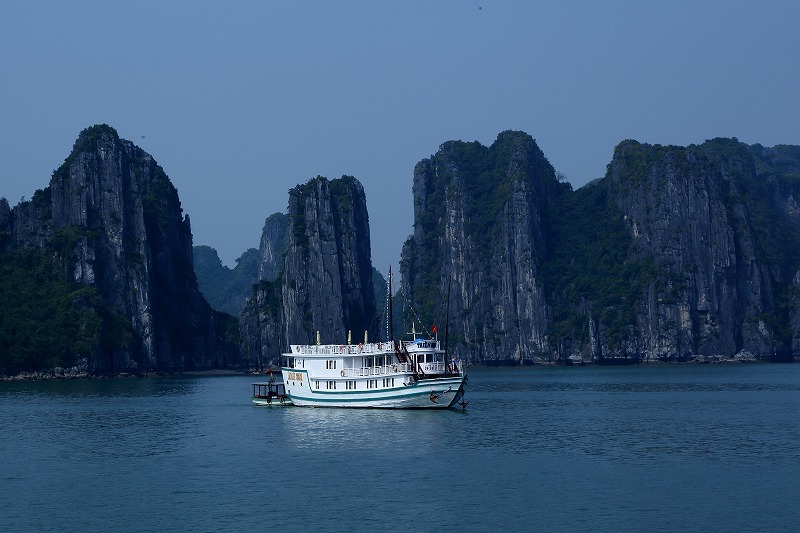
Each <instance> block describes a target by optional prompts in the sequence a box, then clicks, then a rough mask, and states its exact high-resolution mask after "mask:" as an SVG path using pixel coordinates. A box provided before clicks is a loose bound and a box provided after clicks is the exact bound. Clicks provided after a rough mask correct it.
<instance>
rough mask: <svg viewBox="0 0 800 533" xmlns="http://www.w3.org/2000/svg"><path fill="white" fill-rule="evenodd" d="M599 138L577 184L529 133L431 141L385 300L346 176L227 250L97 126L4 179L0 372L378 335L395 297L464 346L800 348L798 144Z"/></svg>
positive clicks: (636, 356) (204, 361) (575, 356)
mask: <svg viewBox="0 0 800 533" xmlns="http://www.w3.org/2000/svg"><path fill="white" fill-rule="evenodd" d="M65 152H66V150H65ZM610 156H611V158H610V162H609V164H608V167H607V172H606V174H605V177H603V178H601V179H599V180H596V181H593V182H591V183H589V184H587V185H585V186H583V187H581V188H579V189H577V190H573V188H572V187H571V186H570V184H569V183H567V182H565V181H564V180H563V179H562V177H561V175H560V174H559V173H558V172H556V170H555V169H554V167H553V166H552V165H551V163H550V162H549V161H548V160H547V158H546V157H545V155H544V154H543V153H542V151H541V150H540V149H539V147H538V146H537V145H536V142H535V141H534V139H533V138H532V137H531V136H530V135H528V134H526V133H523V132H518V131H505V132H502V133H500V134H499V135H498V137H497V140H496V141H495V142H494V143H493V144H492V145H491V146H489V147H486V146H483V145H481V144H479V143H477V142H471V143H470V142H461V141H448V142H445V143H443V144H442V145H441V146H439V149H438V151H437V152H436V153H435V154H434V155H432V156H431V157H429V158H427V159H424V160H422V161H420V162H419V163H418V164H417V165H416V167H415V168H414V169H413V180H412V179H409V184H408V185H409V187H411V188H412V190H413V202H414V222H413V227H409V228H408V232H409V237H408V239H407V240H406V242H405V243H404V244H402V254H401V262H400V269H401V272H400V276H399V277H400V279H401V280H402V281H401V283H399V284H396V285H395V286H394V289H395V294H393V295H392V298H391V301H392V304H391V305H392V309H391V311H392V312H391V313H389V311H390V310H389V308H388V304H387V301H388V299H387V284H386V279H385V277H384V276H385V275H386V273H385V272H379V271H378V270H376V268H374V266H373V264H372V261H371V249H370V228H369V214H368V207H369V206H368V201H367V198H366V196H365V194H364V189H363V187H362V186H361V184H360V183H359V181H358V180H357V179H356V178H355V177H352V176H343V177H341V178H337V179H327V178H325V177H321V176H317V177H314V178H312V179H310V180H308V181H307V182H305V183H302V184H299V185H297V186H296V187H295V188H293V189H292V190H291V191H289V194H288V197H287V210H286V212H284V213H275V214H270V213H264V216H265V225H264V230H263V235H262V237H261V241H260V243H259V244H258V250H255V249H251V250H247V251H243V255H242V258H241V259H240V260H239V261H238V262H237V266H236V268H234V269H229V268H227V267H224V266H223V265H222V263H221V262H220V260H219V258H218V257H217V254H216V251H215V250H214V249H213V248H210V247H207V246H197V247H194V246H193V241H192V231H191V224H190V218H189V214H188V213H184V212H183V210H182V208H181V203H180V199H179V195H178V191H177V190H176V189H175V187H174V186H173V185H172V183H171V182H170V180H169V177H168V175H167V172H166V170H168V169H166V170H165V169H162V168H161V167H160V166H159V165H158V163H157V162H156V161H155V160H154V159H153V157H152V156H151V155H149V154H147V153H146V152H144V151H143V150H142V149H140V148H138V147H137V146H136V145H134V144H133V143H132V142H130V141H127V140H124V139H120V138H119V136H118V134H117V132H116V131H115V130H114V129H113V128H111V127H110V126H107V125H99V126H92V127H90V128H87V129H85V130H84V131H82V132H81V133H80V134H79V136H78V138H77V141H76V142H75V145H74V146H73V148H72V151H71V152H70V153H69V154H68V155H67V157H66V159H65V160H64V162H63V164H62V165H61V166H60V167H59V168H58V169H57V170H56V171H54V172H53V175H52V176H51V177H50V180H49V183H46V182H47V179H46V177H44V176H43V177H42V183H41V185H42V188H41V189H38V190H36V191H35V192H33V191H32V195H31V198H30V199H29V200H24V201H21V202H20V203H18V204H17V205H15V206H13V207H12V206H11V205H10V204H9V202H8V201H7V200H6V199H5V198H2V199H0V377H3V378H11V377H14V376H19V375H25V376H33V377H48V376H70V375H72V376H101V375H120V374H128V375H145V374H148V373H159V372H185V371H204V370H238V371H252V370H260V369H263V368H266V367H268V366H270V365H273V364H277V363H278V362H279V357H280V354H281V353H282V352H283V351H285V350H286V349H287V347H288V345H289V344H290V343H298V342H301V343H309V344H310V343H312V342H313V341H314V336H315V335H316V332H319V334H320V336H321V337H323V338H324V339H327V340H328V341H329V342H339V341H338V340H337V339H341V342H345V340H346V338H347V335H348V332H359V335H362V336H363V332H367V333H368V335H369V338H370V339H374V340H375V341H376V342H378V341H380V340H382V338H383V337H385V336H386V331H387V328H386V324H387V320H388V317H389V316H390V315H391V316H392V317H393V318H392V320H393V327H394V331H409V330H410V328H411V327H412V322H416V323H417V324H424V325H427V326H428V327H430V325H433V324H439V325H440V327H441V325H442V324H445V322H447V323H448V327H449V331H448V339H449V350H450V351H451V352H453V353H456V354H458V357H459V358H460V359H461V360H463V361H465V362H466V363H468V364H472V365H481V364H492V365H498V364H504V365H505V364H513V365H518V364H540V363H553V364H588V363H597V364H630V363H641V362H670V361H694V362H710V361H757V360H758V361H792V360H800V147H799V146H774V147H771V148H770V147H764V146H761V145H759V144H755V145H747V144H744V143H741V142H739V141H737V140H736V139H726V138H718V139H712V140H709V141H706V142H704V143H703V144H701V145H690V146H686V147H682V146H660V145H647V144H641V143H638V142H636V141H633V140H625V141H622V142H620V143H619V145H618V146H617V147H616V149H615V150H614V153H613V154H610ZM54 163H56V164H57V162H54ZM411 170H412V169H409V175H411V174H412V173H411ZM34 186H35V184H34ZM2 192H3V191H2V190H0V195H1V194H2ZM276 193H280V194H284V193H283V191H276ZM372 237H373V238H376V236H374V235H373V236H372ZM256 240H257V239H256V238H254V243H253V244H254V246H255V245H256ZM400 245H401V243H398V249H399V248H400ZM398 285H399V287H398ZM447 304H449V305H447ZM448 307H449V309H448ZM417 327H419V326H417ZM440 333H441V332H440Z"/></svg>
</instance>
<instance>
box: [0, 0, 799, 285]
mask: <svg viewBox="0 0 800 533" xmlns="http://www.w3.org/2000/svg"><path fill="white" fill-rule="evenodd" d="M798 27H800V2H796V1H765V2H754V1H752V0H751V1H746V2H744V1H707V2H702V1H669V2H656V1H652V2H651V1H642V0H638V1H606V2H600V1H596V2H595V1H592V2H588V1H587V2H577V1H552V2H551V1H541V2H536V1H517V2H511V1H508V2H499V1H491V0H476V1H461V0H458V1H457V0H448V1H433V0H430V1H399V2H381V1H364V2H342V1H339V2H333V1H329V2H301V1H280V2H268V1H259V2H253V1H241V2H208V1H205V2H202V1H184V2H178V1H164V0H162V1H141V0H139V1H135V2H115V1H109V0H105V1H98V2H86V1H75V2H63V1H48V2H45V1H36V0H30V1H25V0H13V1H8V0H0V59H2V61H0V72H1V73H2V74H1V75H0V106H2V107H1V109H2V120H0V150H2V153H0V196H5V197H6V198H8V199H9V202H10V203H11V204H12V205H15V204H16V203H17V202H18V201H19V199H20V197H21V196H25V197H26V198H30V196H31V195H32V193H33V191H34V190H35V189H37V188H42V187H45V186H46V185H47V184H48V182H49V179H50V175H51V173H52V171H53V170H54V169H55V168H57V167H58V166H59V165H60V164H61V162H62V161H63V160H64V158H65V157H67V155H68V154H69V152H70V150H71V148H72V144H73V142H74V141H75V139H76V137H77V135H78V133H79V132H80V130H82V129H83V128H85V127H88V126H91V125H92V124H98V123H107V124H110V125H111V126H113V127H114V128H116V129H117V131H118V132H119V134H120V135H121V136H122V137H123V138H126V139H129V140H131V141H133V142H134V143H136V144H137V145H139V146H141V147H142V148H143V149H145V150H146V151H148V152H149V153H150V154H152V155H153V157H154V158H155V159H156V161H158V162H159V163H160V164H161V166H162V167H163V168H164V170H165V171H166V172H167V174H168V175H169V176H170V178H171V179H172V182H173V183H174V184H175V186H176V187H177V188H178V192H179V194H180V197H181V201H182V204H183V208H184V211H185V212H187V213H188V214H189V215H190V217H191V219H192V227H193V232H194V242H195V244H207V245H210V246H213V247H214V248H216V249H217V250H218V251H219V253H220V256H221V257H222V259H223V261H224V262H225V263H226V264H228V265H231V266H232V265H233V264H234V260H235V259H236V258H237V257H238V256H239V255H240V254H241V253H242V252H244V250H246V249H247V248H249V247H258V242H259V238H260V235H261V227H262V225H263V223H264V219H265V218H266V217H267V216H268V215H269V214H271V213H273V212H276V211H285V210H286V206H287V201H288V196H287V191H288V190H289V189H290V188H291V187H293V186H294V185H296V184H298V183H303V182H305V181H307V180H308V179H310V178H312V177H314V176H316V175H322V176H326V177H328V178H337V177H339V176H341V175H343V174H350V175H353V176H355V177H356V178H358V179H359V180H360V181H361V182H362V183H363V184H364V188H365V190H366V193H367V202H368V208H369V213H370V223H371V230H372V250H373V264H374V265H375V266H376V267H377V268H378V269H379V270H381V271H383V272H384V273H385V272H386V270H387V268H388V265H389V264H390V263H393V264H396V263H397V261H398V260H399V257H400V249H401V246H402V243H403V241H404V240H405V238H406V237H407V236H408V235H409V234H410V233H411V231H412V222H413V220H412V198H411V181H412V176H413V169H414V165H415V164H416V163H417V162H418V161H420V160H421V159H423V158H426V157H429V156H430V155H431V154H433V153H435V152H436V151H437V149H438V147H439V145H440V144H441V143H442V142H444V141H447V140H452V139H460V140H464V141H474V140H477V141H480V142H481V143H483V144H485V145H489V144H491V143H492V142H493V141H494V139H495V138H496V137H497V134H498V133H500V132H501V131H503V130H507V129H515V130H523V131H525V132H527V133H529V134H531V135H532V136H533V137H534V138H535V139H536V141H537V143H538V144H539V146H540V148H541V149H542V150H543V151H544V153H545V155H546V156H547V157H548V159H549V160H550V162H551V163H552V164H553V166H554V167H555V168H556V169H557V170H560V171H561V172H563V173H564V174H566V176H567V177H568V179H569V181H570V182H571V183H572V184H573V186H574V187H576V188H577V187H579V186H581V185H583V184H585V183H586V182H588V181H590V180H592V179H594V178H598V177H601V176H603V175H604V173H605V168H606V165H607V164H608V162H609V161H610V160H611V156H612V151H613V148H614V146H615V145H616V144H617V143H619V142H620V141H621V140H623V139H629V138H633V139H637V140H639V141H642V142H648V143H660V144H680V145H686V144H691V143H700V142H702V141H704V140H705V139H708V138H712V137H716V136H726V137H733V136H735V137H738V138H739V139H740V140H742V141H745V142H748V143H756V142H759V143H761V144H764V145H766V146H772V145H775V144H800V105H799V104H798V95H800V68H798V52H800V30H798Z"/></svg>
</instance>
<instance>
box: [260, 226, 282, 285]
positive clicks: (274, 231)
mask: <svg viewBox="0 0 800 533" xmlns="http://www.w3.org/2000/svg"><path fill="white" fill-rule="evenodd" d="M288 231H289V215H286V214H284V213H273V214H271V215H270V216H268V217H267V220H265V221H264V229H263V230H262V231H261V243H260V245H259V247H258V258H259V259H258V279H259V280H266V281H275V279H276V278H277V277H278V276H279V275H280V273H281V272H282V271H283V260H284V256H285V255H286V248H287V246H288V242H287V241H288V238H289V234H288Z"/></svg>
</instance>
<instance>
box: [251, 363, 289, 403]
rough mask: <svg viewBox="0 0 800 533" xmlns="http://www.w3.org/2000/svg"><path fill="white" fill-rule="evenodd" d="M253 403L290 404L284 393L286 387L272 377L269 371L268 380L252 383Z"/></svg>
mask: <svg viewBox="0 0 800 533" xmlns="http://www.w3.org/2000/svg"><path fill="white" fill-rule="evenodd" d="M253 403H254V404H256V405H292V401H291V400H290V399H289V397H288V396H287V395H286V387H285V386H284V384H283V383H282V382H279V381H276V380H275V378H274V377H272V369H270V371H269V381H261V382H258V383H253Z"/></svg>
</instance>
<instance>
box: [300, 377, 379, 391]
mask: <svg viewBox="0 0 800 533" xmlns="http://www.w3.org/2000/svg"><path fill="white" fill-rule="evenodd" d="M356 383H357V382H356V381H355V380H347V381H345V382H344V386H345V389H347V390H356V389H357V388H358V387H357V386H356ZM314 384H315V386H316V388H318V389H319V380H315V381H314ZM366 384H367V388H368V389H377V388H378V380H377V379H368V380H367V381H366ZM381 386H382V387H384V388H386V387H394V378H383V380H381ZM325 388H326V389H328V390H336V381H326V382H325Z"/></svg>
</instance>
